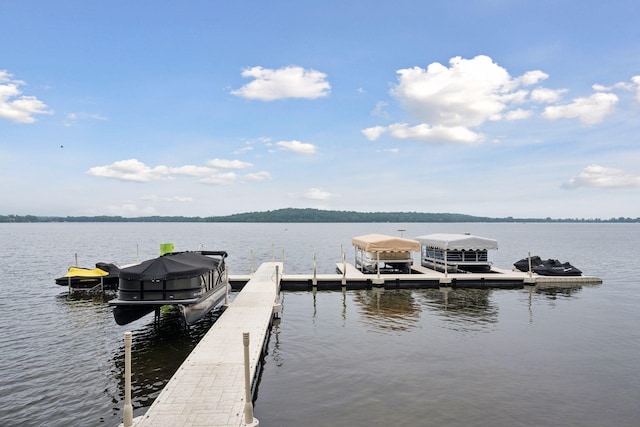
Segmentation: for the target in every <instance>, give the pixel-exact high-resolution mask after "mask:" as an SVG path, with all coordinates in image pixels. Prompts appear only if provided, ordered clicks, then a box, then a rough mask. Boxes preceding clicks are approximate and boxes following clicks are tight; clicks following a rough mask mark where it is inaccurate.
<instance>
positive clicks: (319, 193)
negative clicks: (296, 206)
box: [304, 188, 332, 200]
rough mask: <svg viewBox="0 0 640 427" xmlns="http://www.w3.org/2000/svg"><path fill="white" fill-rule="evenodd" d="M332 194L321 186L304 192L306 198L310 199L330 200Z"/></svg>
mask: <svg viewBox="0 0 640 427" xmlns="http://www.w3.org/2000/svg"><path fill="white" fill-rule="evenodd" d="M331 197H332V194H331V193H329V192H328V191H325V190H322V189H320V188H310V189H308V190H307V191H306V192H305V193H304V198H305V199H309V200H329V199H330V198H331Z"/></svg>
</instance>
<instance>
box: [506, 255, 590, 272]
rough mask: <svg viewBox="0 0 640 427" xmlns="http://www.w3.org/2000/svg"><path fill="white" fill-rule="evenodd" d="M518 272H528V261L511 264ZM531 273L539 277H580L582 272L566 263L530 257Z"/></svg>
mask: <svg viewBox="0 0 640 427" xmlns="http://www.w3.org/2000/svg"><path fill="white" fill-rule="evenodd" d="M513 265H514V266H515V267H516V268H517V269H518V270H520V271H524V272H528V271H529V259H528V258H523V259H521V260H520V261H517V262H515V263H513ZM531 271H532V272H533V273H536V274H539V275H541V276H581V275H582V271H580V270H579V269H578V268H576V267H574V266H573V265H571V264H570V263H568V262H560V261H558V260H557V259H551V258H549V259H547V260H543V259H542V258H540V257H539V256H532V257H531Z"/></svg>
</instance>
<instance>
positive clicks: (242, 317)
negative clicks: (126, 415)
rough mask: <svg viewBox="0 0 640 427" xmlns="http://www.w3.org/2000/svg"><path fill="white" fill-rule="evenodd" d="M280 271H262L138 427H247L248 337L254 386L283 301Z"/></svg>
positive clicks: (272, 265) (270, 267)
mask: <svg viewBox="0 0 640 427" xmlns="http://www.w3.org/2000/svg"><path fill="white" fill-rule="evenodd" d="M276 266H277V267H278V270H279V271H282V268H283V267H282V263H281V262H267V263H264V264H262V265H261V266H260V268H258V270H257V271H256V272H255V273H254V274H253V276H252V278H251V279H250V280H249V281H248V282H247V284H246V285H245V286H244V288H243V289H242V292H240V293H239V294H238V295H237V297H236V298H235V299H234V300H233V302H232V303H231V304H230V305H229V307H228V308H227V309H226V310H225V311H224V313H223V314H222V315H221V316H220V318H219V319H218V320H216V322H215V323H214V324H213V326H212V327H211V329H210V330H209V332H207V334H206V335H205V336H204V337H203V338H202V340H201V341H200V342H199V343H198V345H197V346H196V348H195V349H194V350H193V351H192V353H191V354H190V355H189V357H188V358H187V359H186V360H185V361H184V363H183V364H182V365H181V366H180V368H179V369H178V371H177V372H176V373H175V374H174V375H173V377H172V378H171V380H170V381H169V382H168V383H167V385H166V386H165V388H164V389H163V390H162V392H161V393H160V395H159V396H158V398H157V399H156V400H155V401H154V402H153V404H152V405H151V407H150V408H149V410H148V411H147V412H146V414H144V415H143V416H141V417H138V418H136V419H135V420H134V426H135V427H151V426H152V427H165V426H166V427H179V426H208V427H222V426H225V427H226V426H243V425H244V424H245V422H244V407H245V389H244V384H245V378H244V346H243V333H244V332H249V333H250V344H249V359H250V372H251V384H253V383H254V381H255V375H256V367H257V366H258V363H259V361H260V357H261V355H262V350H263V346H264V344H265V340H266V338H267V334H268V330H269V326H270V324H271V321H272V318H273V311H274V302H275V301H276V298H277V296H278V289H279V283H276ZM277 281H278V282H279V281H280V278H278V280H277Z"/></svg>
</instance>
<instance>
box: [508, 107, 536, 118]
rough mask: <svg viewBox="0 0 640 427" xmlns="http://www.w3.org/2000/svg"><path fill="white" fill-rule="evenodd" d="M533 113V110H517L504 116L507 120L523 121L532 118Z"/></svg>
mask: <svg viewBox="0 0 640 427" xmlns="http://www.w3.org/2000/svg"><path fill="white" fill-rule="evenodd" d="M532 114H533V112H532V111H531V110H522V109H520V108H518V109H517V110H512V111H509V112H508V113H506V114H505V115H504V119H505V120H522V119H527V118H529V117H531V115H532Z"/></svg>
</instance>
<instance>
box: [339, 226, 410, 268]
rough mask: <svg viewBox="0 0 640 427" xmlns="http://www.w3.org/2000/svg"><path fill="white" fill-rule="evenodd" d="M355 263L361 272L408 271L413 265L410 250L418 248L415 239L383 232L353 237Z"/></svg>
mask: <svg viewBox="0 0 640 427" xmlns="http://www.w3.org/2000/svg"><path fill="white" fill-rule="evenodd" d="M351 243H352V244H353V246H354V247H355V251H356V253H355V264H356V268H358V269H359V270H360V271H362V272H363V273H378V272H382V271H387V272H389V271H392V272H393V271H399V272H402V273H410V272H411V266H412V265H413V258H412V256H411V252H418V251H419V250H420V243H418V242H416V241H415V240H410V239H403V238H401V237H393V236H387V235H385V234H366V235H364V236H358V237H354V238H353V239H352V241H351Z"/></svg>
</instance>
